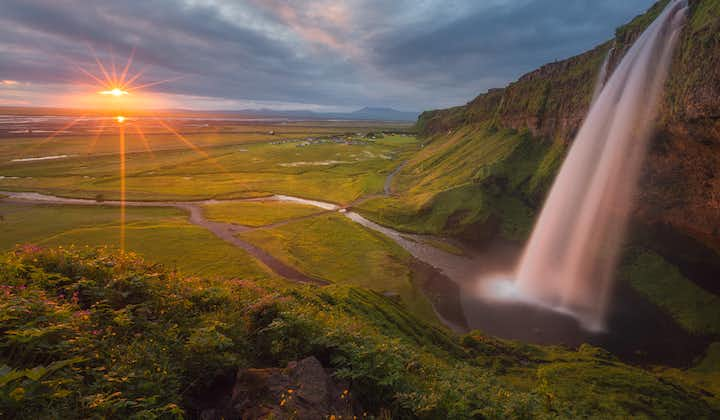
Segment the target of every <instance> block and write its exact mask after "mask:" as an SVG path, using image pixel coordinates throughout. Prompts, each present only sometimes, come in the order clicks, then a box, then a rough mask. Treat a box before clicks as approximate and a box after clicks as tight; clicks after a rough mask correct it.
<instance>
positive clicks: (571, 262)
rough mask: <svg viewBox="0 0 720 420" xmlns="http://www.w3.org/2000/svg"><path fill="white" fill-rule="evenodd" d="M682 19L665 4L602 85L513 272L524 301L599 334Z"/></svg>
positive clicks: (678, 6)
mask: <svg viewBox="0 0 720 420" xmlns="http://www.w3.org/2000/svg"><path fill="white" fill-rule="evenodd" d="M686 14H687V2H686V0H671V1H670V3H669V4H668V5H667V6H666V8H665V9H664V10H663V11H662V13H661V14H660V15H659V16H658V18H657V19H656V20H655V21H654V22H653V23H652V24H651V25H650V26H649V27H648V28H647V29H646V30H645V31H644V32H643V33H642V35H640V37H639V38H638V39H637V41H635V43H634V44H633V45H632V47H631V48H630V49H629V50H628V52H627V53H626V54H625V57H624V58H623V59H622V61H621V62H620V64H619V65H618V66H617V68H616V69H615V71H614V72H613V74H612V75H611V76H610V78H609V79H608V80H607V83H606V84H605V86H604V87H603V88H602V90H601V91H600V93H599V95H598V97H597V98H596V100H595V101H594V102H593V103H592V105H591V107H590V111H589V113H588V115H587V118H586V119H585V121H584V123H583V125H582V127H581V128H580V131H579V132H578V134H577V137H576V138H575V141H574V142H573V144H572V146H571V148H570V151H569V153H568V155H567V158H566V159H565V162H564V163H563V165H562V167H561V169H560V172H559V173H558V175H557V178H556V179H555V182H554V184H553V186H552V189H551V190H550V194H549V195H548V197H547V200H546V202H545V205H544V207H543V209H542V212H541V213H540V217H539V218H538V220H537V222H536V225H535V228H534V230H533V233H532V235H531V237H530V241H529V242H528V244H527V246H526V248H525V250H524V253H523V256H522V258H521V260H520V263H519V265H518V267H517V270H516V273H515V279H516V280H515V284H514V288H515V290H516V291H517V293H518V294H519V295H521V296H523V298H524V299H527V300H529V301H532V302H534V303H537V304H540V305H543V306H547V307H549V308H553V309H557V310H562V311H565V312H568V313H570V314H572V315H574V316H575V317H576V318H577V319H578V320H579V321H580V322H581V324H582V325H583V327H584V328H586V329H590V330H602V329H603V328H604V321H605V312H606V308H607V303H608V302H607V301H608V297H609V294H610V291H611V288H612V278H613V273H614V271H615V269H616V264H617V258H618V254H619V249H620V246H621V241H622V239H623V234H624V232H625V230H626V225H627V222H628V217H629V212H630V210H631V203H632V198H633V195H634V193H635V188H636V183H637V178H638V175H639V172H640V167H641V165H642V161H643V158H644V155H645V153H646V147H647V142H648V139H649V138H650V135H651V132H652V126H653V120H654V118H655V117H656V113H657V108H658V104H659V101H660V98H661V94H662V91H663V86H664V84H665V81H666V79H667V73H668V68H669V65H670V61H671V56H672V51H673V49H674V46H675V44H676V43H677V40H678V38H679V35H680V31H681V29H682V25H683V23H684V21H685V16H686Z"/></svg>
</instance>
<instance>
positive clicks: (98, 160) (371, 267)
mask: <svg viewBox="0 0 720 420" xmlns="http://www.w3.org/2000/svg"><path fill="white" fill-rule="evenodd" d="M130 127H131V126H128V128H127V130H126V132H127V136H126V140H127V151H128V154H127V155H126V170H127V176H126V189H127V199H129V200H143V201H164V200H167V201H170V200H187V201H189V200H201V199H210V198H216V199H224V198H245V197H262V196H267V195H271V194H286V195H294V196H300V197H306V198H312V199H318V200H323V201H328V202H335V203H339V204H348V203H351V202H352V201H354V200H356V199H358V198H361V197H363V196H367V195H373V194H380V193H382V191H383V186H384V182H385V178H386V176H387V175H388V174H389V173H390V172H391V171H392V170H393V169H394V168H395V167H397V166H398V165H399V164H400V163H401V162H402V161H404V160H405V159H407V157H408V155H410V154H412V153H414V152H415V151H416V150H417V149H418V143H417V140H416V138H415V137H413V136H408V135H386V136H383V137H382V138H378V139H368V138H365V137H364V136H362V135H357V134H347V132H348V130H352V131H354V130H358V129H360V128H358V127H356V126H350V127H346V126H340V127H333V126H330V125H327V124H325V123H317V125H312V126H304V125H293V124H289V125H286V126H274V127H269V126H232V127H221V128H219V129H217V130H216V131H215V132H201V131H199V130H195V131H193V130H190V131H189V132H188V133H184V135H185V139H186V140H187V141H188V142H192V144H193V145H195V146H197V149H192V148H191V147H190V146H189V145H188V144H186V143H184V142H183V141H181V140H180V139H178V138H176V137H175V136H173V135H172V134H169V133H163V132H161V131H160V130H158V129H157V128H155V129H154V130H151V131H150V132H148V133H147V135H146V139H147V140H148V144H149V146H150V148H151V149H152V151H151V152H150V151H147V150H145V144H144V142H143V139H142V138H141V137H140V136H138V135H137V134H135V133H134V131H133V130H131V129H130ZM113 130H117V129H116V128H113ZM269 130H273V131H275V134H274V135H270V134H268V131H269ZM118 135H119V134H118V132H117V131H115V132H114V133H113V132H111V133H109V134H105V135H103V136H101V137H99V138H98V139H94V138H93V137H92V136H76V135H73V136H58V137H55V138H53V139H51V140H49V141H48V140H46V139H38V138H17V139H4V140H3V141H2V142H0V190H8V191H35V192H42V193H46V194H53V195H58V196H64V197H80V198H90V199H98V200H115V199H119V198H120V177H119V170H120V156H119V154H118V153H117V152H118V149H117V147H118ZM59 154H67V155H69V156H68V157H67V158H63V159H55V160H43V161H24V162H13V161H12V160H13V159H18V158H25V157H33V156H35V157H37V156H52V155H59ZM119 212H120V210H119V208H117V207H112V206H93V207H84V206H66V205H40V204H13V203H8V202H2V201H0V215H1V216H2V220H1V221H0V249H1V250H10V249H12V248H13V247H14V246H15V245H17V244H26V243H33V244H37V245H41V246H57V245H61V246H66V247H67V246H71V245H76V246H86V245H87V246H103V245H107V246H109V247H113V248H117V247H119V244H120V225H119ZM203 212H204V215H205V217H206V218H207V219H208V220H211V221H218V222H226V223H233V224H237V225H244V226H248V227H261V226H265V225H271V224H275V223H278V222H283V221H288V220H292V219H296V218H304V217H306V216H312V215H317V214H320V213H323V212H324V210H322V209H319V208H316V207H312V206H307V205H302V204H297V203H291V202H280V201H252V202H233V203H215V204H208V205H204V206H203ZM300 233H302V235H300ZM245 236H246V238H245V239H248V240H250V241H251V242H252V243H255V244H256V245H259V246H260V247H261V248H263V249H265V250H266V251H268V252H270V253H271V254H273V255H274V256H275V257H276V258H279V259H280V260H281V261H284V262H285V263H287V264H288V265H290V266H293V267H295V268H297V269H298V270H300V271H303V272H305V273H307V274H309V275H312V276H316V277H319V278H322V279H327V280H328V281H331V282H334V283H348V284H355V285H363V286H368V287H371V288H373V289H375V290H379V291H386V292H391V293H393V294H399V295H400V297H401V299H402V300H403V302H404V303H405V304H406V305H407V306H408V307H410V308H411V309H412V310H413V311H414V312H416V313H417V314H419V315H421V316H423V317H424V318H425V319H431V320H433V321H435V317H434V315H433V313H432V308H431V307H430V305H429V303H428V302H427V300H426V299H425V298H424V297H423V295H422V293H421V292H420V291H418V290H416V289H415V288H414V287H413V285H412V272H411V269H410V264H411V258H410V257H409V255H408V254H407V253H406V252H405V251H404V250H402V249H401V248H399V247H398V246H397V245H395V244H394V243H392V242H391V241H390V240H388V239H386V238H384V237H382V236H379V235H377V234H376V233H372V232H370V231H368V230H366V229H365V228H362V227H360V226H357V225H354V224H353V223H352V222H351V221H349V220H347V219H345V218H344V217H340V216H331V217H311V218H309V219H306V220H300V221H297V222H293V223H289V224H288V225H287V226H278V227H277V228H274V229H263V230H257V231H252V232H248V233H246V235H245ZM289 236H294V238H295V239H291V238H290V237H289ZM299 236H302V238H301V240H300V238H299ZM285 240H287V241H288V242H287V243H283V241H285ZM126 249H127V250H128V251H134V252H137V253H138V254H140V255H142V256H143V257H145V258H147V259H148V260H150V261H155V262H159V263H162V264H163V265H165V266H166V267H168V268H170V269H178V270H179V271H181V272H183V273H186V274H190V275H202V276H213V277H235V278H243V279H251V280H255V279H274V278H277V276H276V275H275V274H273V273H272V272H270V271H269V270H268V269H267V268H266V267H264V265H262V264H261V263H259V262H257V261H256V260H255V259H254V258H253V257H252V256H250V255H249V254H247V253H246V252H245V251H243V250H242V249H239V248H236V247H234V246H232V245H230V244H228V243H226V242H224V241H223V240H221V239H219V238H217V237H216V236H214V234H213V233H211V232H210V231H208V230H206V229H205V228H203V227H200V226H196V225H193V224H191V223H190V222H189V221H188V216H187V214H186V213H185V212H183V211H181V210H179V209H175V208H145V207H143V208H139V207H129V208H128V209H127V224H126Z"/></svg>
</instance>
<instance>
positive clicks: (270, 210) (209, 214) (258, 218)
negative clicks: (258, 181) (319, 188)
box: [203, 201, 323, 227]
mask: <svg viewBox="0 0 720 420" xmlns="http://www.w3.org/2000/svg"><path fill="white" fill-rule="evenodd" d="M203 211H204V212H205V217H206V218H208V219H209V220H214V221H218V222H226V223H235V224H238V225H243V226H253V227H257V226H265V225H270V224H273V223H278V222H282V221H285V220H288V219H295V218H298V217H305V216H310V215H313V214H318V213H320V212H322V211H323V210H322V209H318V208H317V207H313V206H307V205H304V204H296V203H292V202H280V201H248V202H235V203H213V204H208V205H205V206H203Z"/></svg>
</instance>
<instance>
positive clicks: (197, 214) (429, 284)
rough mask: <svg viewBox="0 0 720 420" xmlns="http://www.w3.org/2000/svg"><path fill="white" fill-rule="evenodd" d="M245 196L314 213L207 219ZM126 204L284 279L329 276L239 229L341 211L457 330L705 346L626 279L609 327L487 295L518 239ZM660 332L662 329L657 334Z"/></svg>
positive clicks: (10, 198)
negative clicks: (375, 237) (405, 256)
mask: <svg viewBox="0 0 720 420" xmlns="http://www.w3.org/2000/svg"><path fill="white" fill-rule="evenodd" d="M0 194H2V195H4V196H6V198H4V199H3V200H1V201H4V202H11V203H25V204H28V203H29V204H52V205H82V206H120V205H121V204H122V203H121V202H120V201H102V202H98V201H95V200H90V199H80V198H64V197H57V196H53V195H47V194H41V193H36V192H12V191H0ZM248 201H282V202H293V203H299V204H305V205H310V206H314V207H317V208H318V213H314V214H311V215H308V216H301V217H298V218H292V219H288V220H283V221H281V222H278V223H274V224H271V225H267V226H260V227H249V226H243V225H238V224H234V223H226V222H216V221H211V220H208V219H207V218H206V217H205V216H204V214H203V208H202V206H204V205H211V204H217V203H239V202H248ZM125 206H127V207H173V208H178V209H182V210H184V211H185V212H187V213H188V214H189V221H190V223H192V224H194V225H196V226H200V227H202V228H205V229H207V230H209V231H210V232H212V233H213V234H214V235H215V236H217V237H218V238H220V239H222V240H224V241H226V242H228V243H230V244H232V245H234V246H236V247H239V248H241V249H243V250H245V251H247V252H248V253H249V254H251V255H252V256H253V257H255V258H256V259H258V260H259V261H260V262H261V263H262V264H264V265H265V266H267V267H268V268H269V269H270V270H272V271H273V272H275V273H276V274H278V275H279V276H281V277H284V278H286V279H288V280H291V281H295V282H299V283H309V284H315V285H326V284H329V282H328V281H326V280H324V279H320V278H315V277H311V276H308V275H306V274H304V273H302V272H300V271H299V270H297V269H295V268H294V267H292V266H289V265H287V264H285V263H284V262H282V261H280V260H279V259H277V258H275V257H274V256H273V255H271V254H269V253H268V252H266V251H264V250H263V249H261V248H259V247H257V246H255V245H253V244H251V243H249V242H247V241H244V240H242V239H240V238H239V237H238V236H237V234H238V233H241V232H246V231H249V230H253V229H263V228H268V227H276V226H280V225H283V224H287V223H291V222H293V221H296V220H300V219H304V218H308V217H315V216H317V215H320V214H326V213H333V212H335V213H339V214H342V215H343V216H345V217H347V218H348V219H349V220H351V221H353V222H355V223H358V224H360V225H362V226H364V227H366V228H367V229H370V230H373V231H375V232H377V233H380V234H381V235H384V236H386V237H388V238H390V239H391V240H393V241H394V242H395V243H397V244H398V245H400V246H401V247H402V248H403V249H405V250H406V251H407V252H408V253H410V254H411V255H412V256H413V257H414V259H415V262H414V263H413V267H412V269H413V272H414V273H415V276H414V277H415V279H414V281H415V282H416V285H417V287H419V288H420V289H421V290H422V291H423V293H424V294H425V295H426V296H427V298H428V299H429V300H430V302H431V303H432V306H433V309H434V310H435V313H436V315H437V316H438V318H439V319H440V320H441V321H442V322H443V323H444V324H445V325H446V326H447V327H448V328H450V329H452V330H454V331H455V332H458V333H464V332H467V331H469V330H480V331H482V332H483V333H486V334H490V335H493V336H496V337H502V338H507V339H513V340H519V341H522V342H528V343H536V344H562V345H567V346H570V347H576V346H579V345H580V344H582V343H590V344H593V345H597V346H600V347H603V348H606V349H607V350H609V351H611V352H613V353H614V354H616V355H618V356H619V357H621V358H623V359H624V360H627V361H632V362H637V363H652V362H656V363H659V362H662V363H666V364H670V365H677V366H684V365H686V364H688V363H690V361H692V358H693V357H694V356H695V355H697V354H699V353H700V352H701V351H702V350H703V349H704V348H705V347H706V345H707V340H706V339H704V338H701V337H693V336H691V335H689V334H687V333H686V332H685V331H683V330H682V329H681V328H680V327H678V326H677V324H676V323H675V322H673V320H672V319H671V318H670V317H669V316H668V315H666V314H665V313H663V312H662V311H661V310H659V309H658V308H657V307H655V306H654V305H652V304H650V303H649V302H647V301H646V300H645V299H643V298H642V297H641V296H639V295H638V294H637V292H635V291H634V290H633V289H631V288H630V287H629V286H627V285H623V284H620V285H619V286H618V287H617V288H616V289H615V291H614V293H613V294H614V296H613V299H612V302H613V303H612V305H611V308H610V313H609V320H608V329H607V331H605V332H602V333H591V332H588V331H586V330H584V329H582V327H581V326H580V325H579V324H578V322H577V321H576V320H575V319H574V318H572V317H570V316H567V315H564V314H561V313H558V312H553V311H548V310H543V309H541V308H539V307H537V306H532V305H529V304H523V303H507V302H493V301H489V300H487V298H484V297H483V296H482V293H479V292H478V286H479V284H481V283H482V280H481V279H490V280H492V279H494V278H497V277H498V276H502V275H503V273H508V272H509V270H512V267H514V266H515V264H516V262H517V259H518V257H519V256H520V253H521V251H522V247H521V246H520V245H519V244H517V243H512V242H508V241H502V240H496V241H493V242H492V243H490V244H486V245H485V246H484V247H482V248H477V247H470V246H467V245H466V244H457V245H460V246H461V247H462V250H463V252H464V254H463V255H456V254H453V253H450V252H446V251H444V250H442V249H439V248H437V247H435V246H432V245H430V244H429V243H428V241H429V240H434V241H440V240H442V239H440V238H437V237H432V236H427V235H416V234H409V233H402V232H399V231H397V230H394V229H391V228H388V227H386V226H382V225H379V224H377V223H375V222H373V221H371V220H368V219H366V218H365V217H363V216H362V215H360V214H359V213H357V212H354V211H351V210H350V209H349V208H346V207H342V206H339V205H337V204H333V203H328V202H323V201H317V200H310V199H305V198H301V197H294V196H288V195H272V196H268V197H257V198H246V199H228V200H216V199H210V200H201V201H126V202H125ZM659 332H661V333H659Z"/></svg>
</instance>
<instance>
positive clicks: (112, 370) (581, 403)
mask: <svg viewBox="0 0 720 420" xmlns="http://www.w3.org/2000/svg"><path fill="white" fill-rule="evenodd" d="M0 284H1V285H2V289H1V291H2V293H3V299H0V319H2V320H3V324H2V328H0V350H2V351H0V416H2V417H8V418H29V417H35V418H47V417H60V418H78V417H82V418H95V417H97V418H103V417H111V418H130V417H143V418H155V417H167V418H172V417H179V416H185V417H191V416H192V415H193V413H194V412H193V411H192V410H193V409H197V407H195V406H193V403H192V401H196V399H197V398H198V397H200V398H202V396H203V394H202V392H203V390H207V389H208V388H207V387H208V386H209V385H210V384H212V383H214V382H215V381H216V380H217V375H219V374H220V372H225V371H235V369H237V368H238V367H241V368H244V367H268V366H285V364H286V363H287V362H288V361H290V360H298V359H300V358H302V357H306V356H308V355H315V356H319V358H320V359H321V360H323V362H324V364H325V366H326V367H328V368H330V369H332V370H333V375H334V376H335V377H337V378H340V379H344V380H347V381H348V383H349V384H350V387H349V392H350V395H352V396H353V398H355V399H357V400H359V401H360V402H361V403H362V405H363V406H364V407H365V409H366V410H367V411H368V414H369V416H378V415H384V416H386V417H392V418H452V419H469V418H478V417H482V418H587V417H590V418H600V417H602V418H628V417H667V418H680V417H683V418H686V417H690V418H712V417H716V416H717V415H718V414H720V413H719V412H718V411H717V410H716V409H715V408H714V407H716V405H714V404H716V403H717V398H715V397H713V396H712V395H711V394H709V393H707V392H704V393H703V390H704V388H702V387H700V386H701V385H700V384H691V383H690V380H689V379H687V377H686V376H684V375H685V373H683V372H681V371H678V372H674V373H673V375H677V377H675V376H673V375H670V374H669V373H668V372H651V371H647V370H643V369H640V368H634V367H631V366H627V365H625V364H622V363H620V362H618V361H616V360H614V359H613V358H612V357H610V356H609V355H608V354H607V353H605V352H603V351H602V350H600V349H596V348H592V347H589V346H582V347H581V348H580V349H579V350H578V351H570V350H567V349H563V348H560V347H540V346H533V345H522V344H517V343H513V342H510V341H504V340H497V339H493V338H490V337H485V336H483V335H481V334H480V333H477V332H475V333H472V334H468V335H466V336H463V337H457V336H455V335H453V334H452V333H449V332H448V331H446V330H444V329H441V328H438V327H436V326H434V325H432V324H429V323H426V322H424V321H422V320H419V319H417V318H416V317H414V316H413V315H411V314H408V313H407V311H405V310H404V308H403V306H401V305H399V304H397V303H395V302H393V301H392V300H390V299H387V298H385V297H383V296H381V295H380V294H378V293H375V292H372V291H368V290H363V289H358V288H352V287H343V286H338V285H336V286H330V287H325V288H314V287H309V286H308V287H280V288H279V287H278V286H272V285H269V284H267V283H265V282H252V281H242V280H240V281H227V280H205V279H198V278H183V277H179V276H177V275H176V274H173V273H168V272H166V271H164V270H163V269H162V268H161V267H158V266H156V265H152V264H149V263H146V262H143V261H142V260H139V259H138V258H137V257H136V256H134V255H131V254H124V255H118V254H113V253H108V252H107V251H106V250H102V249H100V250H92V249H83V250H80V249H55V250H41V249H37V248H32V247H28V248H24V249H20V250H18V251H17V252H14V253H11V254H6V255H4V256H3V257H2V258H0ZM716 353H717V352H716V351H715V350H712V349H711V351H710V352H709V354H708V360H707V361H705V362H703V363H701V364H700V365H699V367H698V369H701V370H705V369H706V368H707V369H712V365H713V363H714V362H713V360H712V358H715V357H716ZM205 392H206V391H205ZM228 392H229V391H228ZM193 395H194V396H195V399H193V398H187V397H189V396H193ZM217 396H218V395H217V394H214V395H213V397H217ZM284 414H285V413H284ZM286 414H287V416H288V417H291V413H286ZM329 414H331V413H328V415H329Z"/></svg>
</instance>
